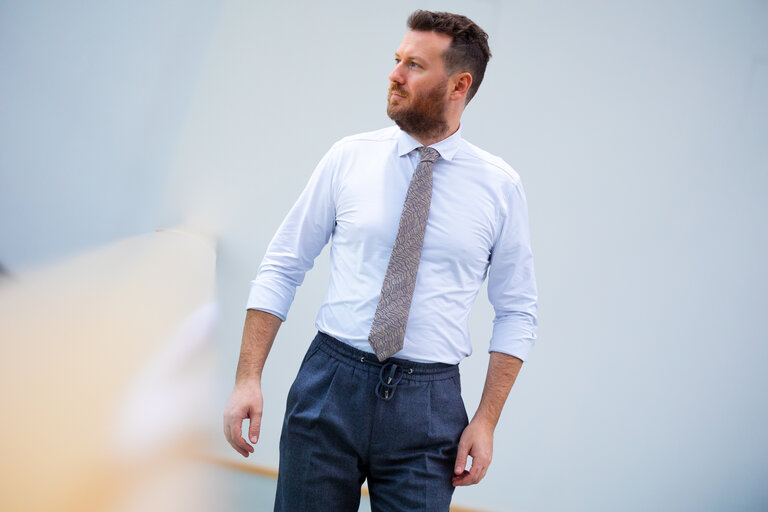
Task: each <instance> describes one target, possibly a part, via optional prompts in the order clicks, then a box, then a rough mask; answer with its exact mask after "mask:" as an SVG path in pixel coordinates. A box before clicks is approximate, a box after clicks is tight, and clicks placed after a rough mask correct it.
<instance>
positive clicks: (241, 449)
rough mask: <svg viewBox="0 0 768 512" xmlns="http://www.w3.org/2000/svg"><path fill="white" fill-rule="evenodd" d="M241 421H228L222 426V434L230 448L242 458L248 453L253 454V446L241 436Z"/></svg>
mask: <svg viewBox="0 0 768 512" xmlns="http://www.w3.org/2000/svg"><path fill="white" fill-rule="evenodd" d="M242 428H243V420H239V421H231V420H230V421H228V422H227V424H226V425H225V426H224V434H225V435H226V437H227V441H229V444H230V445H232V448H234V449H235V450H237V452H238V453H239V454H240V455H242V456H243V457H247V456H248V454H249V453H252V452H253V446H251V445H250V444H248V442H247V441H246V440H245V439H243V434H242Z"/></svg>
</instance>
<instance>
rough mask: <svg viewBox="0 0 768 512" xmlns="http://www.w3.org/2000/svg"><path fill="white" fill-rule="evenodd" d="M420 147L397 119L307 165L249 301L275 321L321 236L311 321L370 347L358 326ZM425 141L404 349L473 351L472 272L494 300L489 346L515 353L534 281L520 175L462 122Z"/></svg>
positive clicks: (364, 320)
mask: <svg viewBox="0 0 768 512" xmlns="http://www.w3.org/2000/svg"><path fill="white" fill-rule="evenodd" d="M420 146H421V144H420V143H419V142H418V141H417V140H416V139H414V138H413V137H411V136H410V135H408V134H407V133H405V132H403V131H402V130H400V129H399V128H397V127H396V126H393V127H390V128H385V129H382V130H378V131H375V132H370V133H363V134H360V135H354V136H351V137H346V138H344V139H342V140H340V141H339V142H337V143H336V144H334V145H333V147H331V149H330V150H329V151H328V153H326V155H325V156H324V157H323V159H322V160H321V161H320V163H319V164H318V165H317V167H316V168H315V171H314V173H313V174H312V177H311V178H310V180H309V183H308V184H307V186H306V188H305V189H304V191H303V192H302V194H301V196H300V197H299V199H298V201H297V202H296V204H295V205H294V206H293V208H292V209H291V211H290V212H289V213H288V216H287V217H286V218H285V220H284V221H283V223H282V225H281V226H280V228H279V229H278V231H277V233H276V234H275V236H274V238H273V239H272V242H271V243H270V245H269V249H268V250H267V253H266V255H265V256H264V260H263V261H262V263H261V266H260V267H259V271H258V275H257V276H256V279H254V280H253V281H252V283H251V292H250V295H249V298H248V304H247V307H248V309H259V310H263V311H267V312H269V313H272V314H274V315H276V316H278V317H280V318H281V319H283V320H285V318H286V316H287V314H288V309H289V308H290V305H291V303H292V302H293V298H294V294H295V292H296V287H297V286H298V285H300V284H301V283H302V281H303V280H304V274H305V273H306V271H307V270H309V269H310V268H311V267H312V265H313V263H314V259H315V257H316V256H317V255H318V254H319V253H320V251H321V250H322V249H323V247H324V246H325V244H326V243H327V242H328V239H329V238H331V259H330V264H331V276H330V284H329V286H328V294H327V295H326V298H325V301H324V302H323V304H322V306H321V307H320V311H319V312H318V315H317V319H316V322H315V325H316V326H317V328H318V329H319V330H320V331H322V332H324V333H326V334H329V335H331V336H333V337H334V338H337V339H339V340H341V341H344V342H346V343H348V344H350V345H352V346H353V347H355V348H358V349H360V350H364V351H367V352H372V351H373V350H372V349H371V346H370V344H369V343H368V333H369V331H370V328H371V323H372V322H373V316H374V313H375V312H376V304H377V303H378V300H379V293H380V292H381V285H382V283H383V281H384V274H385V273H386V270H387V265H388V264H389V256H390V253H391V252H392V246H393V245H394V242H395V237H396V235H397V229H398V225H399V222H400V214H401V212H402V208H403V203H404V201H405V194H406V191H407V190H408V185H409V183H410V179H411V175H412V174H413V172H414V170H415V168H416V165H417V164H418V161H419V152H418V151H416V149H417V148H418V147H420ZM431 147H433V148H434V149H436V150H437V151H438V152H439V153H440V158H439V159H438V160H437V162H436V163H435V166H434V170H433V189H432V204H431V206H430V211H429V218H428V221H427V228H426V232H425V235H424V246H423V249H422V254H421V261H420V263H419V269H418V274H417V278H416V287H415V290H414V293H413V300H412V302H411V310H410V314H409V317H408V324H407V327H406V331H405V340H404V344H403V349H402V350H401V351H400V352H398V353H397V354H395V357H401V358H405V359H410V360H412V361H418V362H441V363H450V364H456V363H458V362H460V361H461V360H462V359H463V358H465V357H466V356H468V355H469V354H471V353H472V345H471V342H470V338H469V329H468V325H467V322H468V318H469V312H470V309H471V308H472V304H473V303H474V301H475V297H476V296H477V292H478V290H479V289H480V286H481V284H482V282H483V280H484V279H485V278H486V275H487V276H488V298H489V299H490V301H491V304H492V305H493V307H494V310H495V313H496V316H495V319H494V327H493V335H492V337H491V340H490V350H491V351H496V352H503V353H506V354H511V355H513V356H516V357H519V358H520V359H523V360H525V359H526V357H527V355H528V352H529V351H530V349H531V347H532V346H533V343H534V339H535V333H534V331H535V328H536V283H535V277H534V271H533V256H532V253H531V246H530V237H529V231H528V210H527V205H526V200H525V194H524V192H523V187H522V184H521V183H520V177H519V176H518V175H517V173H516V172H515V171H514V170H512V168H511V167H510V166H509V165H507V164H506V163H505V162H504V161H503V160H502V159H500V158H498V157H496V156H493V155H491V154H489V153H487V152H485V151H483V150H481V149H479V148H477V147H475V146H473V145H472V144H470V143H468V142H467V141H465V140H464V139H462V137H461V130H459V131H457V132H456V133H454V134H453V135H451V136H450V137H448V138H446V139H444V140H442V141H440V142H438V143H436V144H433V145H432V146H431Z"/></svg>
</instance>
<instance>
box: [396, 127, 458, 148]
mask: <svg viewBox="0 0 768 512" xmlns="http://www.w3.org/2000/svg"><path fill="white" fill-rule="evenodd" d="M459 126H460V123H456V124H455V125H453V126H450V127H449V128H448V129H447V130H444V131H442V132H440V133H439V134H432V133H428V134H421V133H410V132H406V133H408V135H410V136H411V137H413V138H414V139H416V140H417V141H419V142H420V143H421V144H423V145H424V146H431V145H432V144H437V143H438V142H440V141H441V140H445V139H447V138H448V137H450V136H451V135H453V134H454V133H456V131H457V130H458V129H459Z"/></svg>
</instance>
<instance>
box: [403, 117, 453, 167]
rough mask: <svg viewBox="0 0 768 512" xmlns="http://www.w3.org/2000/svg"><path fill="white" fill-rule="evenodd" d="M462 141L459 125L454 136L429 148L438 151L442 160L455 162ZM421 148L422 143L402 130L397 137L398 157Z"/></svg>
mask: <svg viewBox="0 0 768 512" xmlns="http://www.w3.org/2000/svg"><path fill="white" fill-rule="evenodd" d="M461 141H462V138H461V125H459V129H458V130H456V132H454V134H453V135H451V136H450V137H446V138H445V139H443V140H441V141H440V142H436V143H434V144H432V145H431V146H429V147H431V148H434V149H436V150H437V152H438V153H440V156H441V157H442V158H445V159H446V160H453V157H454V156H456V152H457V151H458V150H459V146H460V145H461ZM421 146H422V144H421V142H419V141H417V140H416V139H414V138H413V137H411V136H410V135H408V134H407V133H406V132H404V131H403V130H400V133H399V134H398V137H397V155H398V156H403V155H407V154H408V153H410V152H411V151H413V150H414V149H416V148H420V147H421Z"/></svg>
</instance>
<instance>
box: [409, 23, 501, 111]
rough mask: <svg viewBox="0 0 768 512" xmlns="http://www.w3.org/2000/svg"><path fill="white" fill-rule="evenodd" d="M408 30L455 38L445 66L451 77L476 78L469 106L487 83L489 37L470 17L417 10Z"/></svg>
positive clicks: (469, 92) (447, 53)
mask: <svg viewBox="0 0 768 512" xmlns="http://www.w3.org/2000/svg"><path fill="white" fill-rule="evenodd" d="M408 28H409V29H411V30H416V31H419V32H437V33H438V34H445V35H447V36H449V37H450V38H451V44H450V46H449V47H448V48H447V49H446V50H445V51H444V52H443V55H442V58H443V64H444V66H445V71H446V73H447V74H448V75H453V74H455V73H460V72H467V73H469V74H470V75H472V85H471V86H470V88H469V91H467V96H466V100H465V103H469V100H471V99H472V98H473V97H474V95H475V93H476V92H477V89H478V88H479V87H480V83H482V81H483V77H484V76H485V68H486V66H487V65H488V61H489V60H490V58H491V49H490V48H489V47H488V34H486V33H485V31H484V30H483V29H481V28H480V27H478V26H477V25H476V24H475V22H474V21H472V20H471V19H469V18H467V17H466V16H462V15H460V14H452V13H450V12H431V11H421V10H418V11H414V12H413V13H412V14H411V15H410V16H409V17H408Z"/></svg>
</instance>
